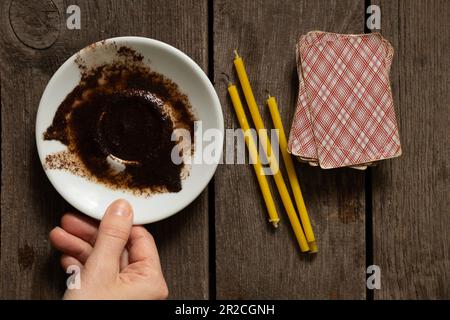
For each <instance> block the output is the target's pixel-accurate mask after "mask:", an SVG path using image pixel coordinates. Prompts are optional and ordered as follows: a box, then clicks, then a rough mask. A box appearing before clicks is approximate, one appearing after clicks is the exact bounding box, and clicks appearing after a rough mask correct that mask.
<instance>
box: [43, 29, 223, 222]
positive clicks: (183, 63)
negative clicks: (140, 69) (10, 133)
mask: <svg viewBox="0 0 450 320" xmlns="http://www.w3.org/2000/svg"><path fill="white" fill-rule="evenodd" d="M112 41H113V42H114V43H116V44H118V45H119V46H120V45H125V46H127V47H130V48H132V49H134V50H136V51H137V52H138V53H140V54H141V55H143V56H144V61H150V62H149V63H148V65H149V67H150V68H151V69H152V70H153V71H156V72H158V73H161V74H163V75H164V76H166V77H167V78H169V79H171V80H172V81H173V82H175V83H176V84H177V85H178V86H179V88H180V90H181V91H182V92H183V93H185V94H186V95H187V96H188V98H189V101H190V103H191V105H192V107H193V111H194V113H195V115H196V116H197V118H198V120H201V121H202V130H203V132H204V131H205V130H206V129H210V128H215V129H217V130H219V131H220V132H221V138H220V141H217V145H218V146H219V149H218V150H219V152H220V153H221V150H222V146H223V135H224V134H223V133H224V124H223V114H222V108H221V106H220V102H219V98H218V97H217V94H216V92H215V90H214V87H213V85H212V84H211V82H210V81H209V79H208V77H207V76H206V74H205V73H204V72H203V70H202V69H201V68H200V67H199V66H198V65H197V64H196V63H195V62H194V61H193V60H192V59H191V58H189V57H188V56H187V55H186V54H184V53H183V52H181V51H180V50H178V49H176V48H174V47H172V46H170V45H168V44H166V43H163V42H160V41H157V40H153V39H148V38H141V37H119V38H112V39H108V40H105V41H102V42H99V43H97V44H96V46H95V48H96V49H95V51H96V53H95V57H93V56H92V53H91V52H92V50H90V49H89V47H86V48H84V49H82V50H81V51H80V52H79V53H78V55H81V57H82V58H83V60H84V61H92V60H93V59H94V60H95V59H97V60H98V59H100V60H105V61H95V63H101V62H103V63H104V62H108V61H107V60H108V58H110V57H108V55H107V54H105V55H104V56H102V55H101V54H99V52H100V53H101V47H102V45H105V44H108V43H110V42H112ZM76 57H77V54H75V55H73V56H72V57H70V58H69V59H68V60H67V61H66V62H64V64H63V65H62V66H61V67H60V68H59V69H58V70H57V71H56V72H55V74H54V75H53V77H52V78H51V79H50V81H49V83H48V84H47V87H46V88H45V91H44V93H43V95H42V98H41V101H40V103H39V109H38V112H37V116H36V144H37V149H38V153H39V158H40V160H41V163H42V164H44V162H45V157H46V156H47V155H48V154H51V153H54V152H57V151H62V150H65V149H66V148H67V147H66V146H65V145H63V144H62V143H60V142H59V141H46V140H44V139H43V133H44V132H45V130H46V129H47V128H48V127H49V126H50V124H51V123H52V120H53V117H54V115H55V112H56V110H57V109H58V107H59V105H60V103H61V102H62V101H63V100H64V98H65V97H66V95H67V94H68V93H70V92H71V91H72V90H73V88H74V87H75V86H77V84H78V82H79V80H80V78H81V74H80V70H79V68H78V65H77V64H76V63H75V59H76ZM195 152H201V150H200V151H199V150H198V149H197V148H196V151H195ZM194 157H195V155H194ZM216 168H217V163H213V164H206V163H202V164H192V165H191V168H190V171H189V172H190V174H189V176H188V177H187V178H185V179H184V180H182V190H181V191H180V192H177V193H162V194H154V195H151V196H149V197H146V196H138V195H134V194H133V193H131V192H129V191H125V190H113V189H110V188H108V187H107V186H104V185H102V184H98V183H95V182H92V181H89V180H87V179H85V178H81V177H79V176H76V175H74V174H72V173H70V172H67V171H64V170H54V169H46V170H45V173H46V174H47V177H48V178H49V180H50V181H51V183H52V184H53V186H54V187H55V188H56V190H57V191H58V192H59V193H60V194H61V196H62V197H63V198H64V199H66V201H68V202H69V203H70V204H71V205H72V206H74V207H75V208H76V209H78V210H80V211H81V212H83V213H85V214H87V215H89V216H91V217H93V218H96V219H101V218H102V217H103V214H104V212H105V209H106V207H107V206H108V205H109V204H110V203H111V202H112V201H114V200H116V199H118V198H123V199H126V200H128V201H129V202H130V203H131V205H132V206H133V210H134V223H135V224H145V223H151V222H155V221H158V220H161V219H165V218H167V217H169V216H171V215H173V214H175V213H177V212H179V211H180V210H182V209H183V208H185V207H186V206H187V205H188V204H190V203H191V202H192V201H193V200H194V199H195V198H197V197H198V195H199V194H200V193H201V192H202V191H203V189H205V187H206V186H207V185H208V182H209V181H210V180H211V178H212V177H213V175H214V172H215V170H216Z"/></svg>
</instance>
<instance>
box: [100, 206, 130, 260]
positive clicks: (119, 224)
mask: <svg viewBox="0 0 450 320" xmlns="http://www.w3.org/2000/svg"><path fill="white" fill-rule="evenodd" d="M132 224H133V209H132V208H131V205H130V204H129V203H128V202H127V201H126V200H123V199H119V200H116V201H114V202H113V203H111V204H110V206H109V207H108V209H106V213H105V215H104V216H103V219H102V221H101V222H100V226H99V229H98V234H97V239H96V241H95V245H94V250H93V252H92V255H91V257H92V258H93V259H95V260H96V261H95V264H97V263H101V264H102V265H103V264H106V265H110V266H119V263H120V257H121V255H122V252H123V250H124V248H125V245H126V244H127V242H128V238H129V236H130V232H131V227H132Z"/></svg>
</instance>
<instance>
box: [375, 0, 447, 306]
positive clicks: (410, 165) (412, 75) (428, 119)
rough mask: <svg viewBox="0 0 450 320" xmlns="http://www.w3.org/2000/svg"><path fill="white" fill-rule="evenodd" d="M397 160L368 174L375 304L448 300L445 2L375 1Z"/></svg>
mask: <svg viewBox="0 0 450 320" xmlns="http://www.w3.org/2000/svg"><path fill="white" fill-rule="evenodd" d="M381 9H382V18H381V23H382V26H381V32H382V34H383V35H384V36H385V37H386V38H387V39H388V40H389V41H391V43H392V44H393V46H394V48H395V50H396V54H395V56H394V63H393V67H392V71H391V76H392V86H393V93H394V98H395V105H396V109H397V114H398V115H399V117H398V118H399V125H400V138H401V142H402V148H403V155H402V156H401V158H399V159H393V160H391V161H387V162H385V163H383V164H381V165H380V166H379V167H377V168H375V169H374V170H373V221H374V232H373V233H374V263H375V264H377V265H379V266H380V268H381V290H376V292H375V298H376V299H448V298H450V286H449V283H450V251H449V243H450V232H449V225H450V214H449V207H450V198H449V194H450V176H449V169H450V162H449V158H450V148H449V144H448V137H449V130H448V124H449V120H450V119H449V111H450V106H449V101H450V92H449V90H448V89H449V85H450V74H449V67H450V56H449V54H448V50H449V48H450V21H449V19H448V17H449V16H450V5H449V3H448V2H447V1H419V0H415V1H381Z"/></svg>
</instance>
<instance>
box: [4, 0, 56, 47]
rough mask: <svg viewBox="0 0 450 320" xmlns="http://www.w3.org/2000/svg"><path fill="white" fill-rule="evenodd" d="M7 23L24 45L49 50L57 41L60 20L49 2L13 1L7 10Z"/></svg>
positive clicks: (42, 0) (49, 0) (43, 0)
mask: <svg viewBox="0 0 450 320" xmlns="http://www.w3.org/2000/svg"><path fill="white" fill-rule="evenodd" d="M9 23H10V24H11V27H12V29H13V31H14V34H15V35H16V37H17V39H19V40H20V41H21V42H22V43H23V44H24V45H26V46H28V47H30V48H33V49H46V48H49V47H50V46H51V45H52V44H53V43H55V41H56V40H57V39H58V36H59V30H60V26H61V20H60V16H59V11H58V8H57V7H56V5H55V3H54V2H53V1H51V0H38V1H29V0H14V1H12V2H11V6H10V8H9Z"/></svg>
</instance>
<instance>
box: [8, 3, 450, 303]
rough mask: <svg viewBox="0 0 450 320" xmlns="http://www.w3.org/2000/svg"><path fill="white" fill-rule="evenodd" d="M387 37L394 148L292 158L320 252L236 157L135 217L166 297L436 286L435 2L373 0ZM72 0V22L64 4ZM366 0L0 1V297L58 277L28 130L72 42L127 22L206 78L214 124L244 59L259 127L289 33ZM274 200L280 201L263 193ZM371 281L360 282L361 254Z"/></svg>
mask: <svg viewBox="0 0 450 320" xmlns="http://www.w3.org/2000/svg"><path fill="white" fill-rule="evenodd" d="M366 2H367V1H366ZM376 3H377V4H379V5H380V6H381V10H382V26H381V32H382V34H383V35H384V36H385V37H386V38H388V39H389V40H390V41H391V42H392V44H393V45H394V47H395V50H396V55H395V58H394V63H393V68H392V73H391V74H392V87H393V92H394V96H395V104H396V111H397V115H398V120H399V125H400V130H401V141H402V146H403V153H404V154H403V155H402V156H401V157H400V158H398V159H394V160H388V161H384V162H383V163H381V164H380V165H379V166H377V167H375V168H373V169H370V170H368V171H365V172H361V171H356V170H351V169H343V170H327V171H325V170H320V169H317V168H312V167H309V166H307V165H301V164H298V165H297V170H298V175H299V178H300V181H301V184H302V187H303V190H304V197H305V200H306V203H307V206H308V208H309V211H310V215H311V219H312V221H313V226H314V229H315V232H316V234H317V238H318V242H319V250H320V252H319V254H317V255H302V254H300V253H299V250H298V249H297V246H296V243H295V239H294V237H293V234H292V232H291V230H290V227H289V224H288V222H287V219H286V215H285V214H284V211H283V210H282V209H281V208H280V213H282V214H281V217H282V225H281V227H280V228H279V230H277V231H276V232H274V231H273V230H272V228H271V226H270V225H269V224H268V223H267V221H266V220H267V219H266V211H265V208H264V206H263V201H262V197H261V195H260V192H259V190H258V186H257V183H256V178H255V176H254V174H253V172H252V170H253V169H252V168H251V167H250V166H249V165H221V166H219V168H218V170H217V173H216V175H215V178H214V180H213V181H212V182H211V183H210V185H209V187H208V189H207V190H205V191H204V192H203V193H202V195H201V196H200V197H199V198H198V199H197V200H196V201H195V202H194V203H193V204H192V205H190V206H189V207H188V208H187V209H185V210H184V211H183V212H181V213H179V214H177V215H176V216H174V217H172V218H170V219H167V220H165V221H162V222H159V223H156V224H154V225H151V226H149V229H150V230H151V232H153V233H154V235H155V238H156V240H157V244H158V246H159V250H160V254H161V258H162V264H163V268H164V272H165V275H166V279H167V281H168V284H169V287H170V296H171V298H192V299H207V298H212V299H214V298H220V299H247V298H263V299H266V298H267V299H277V298H289V299H290V298H292V299H316V298H318V299H346V298H349V299H399V298H401V299H404V298H431V299H437V298H450V293H449V283H450V250H449V247H450V246H449V245H450V232H449V226H450V212H449V208H450V202H449V195H450V188H449V180H450V176H449V172H450V171H449V169H450V162H449V160H448V159H449V158H450V152H449V111H450V110H449V103H450V70H449V67H450V54H449V51H450V20H449V19H448V17H450V4H449V3H448V2H447V1H426V2H425V1H421V0H414V1H410V0H408V1H388V0H381V1H376ZM70 4H77V5H78V6H79V7H80V8H81V29H80V30H69V29H68V28H67V27H66V19H67V17H68V14H66V9H67V7H68V6H69V5H70ZM366 5H367V3H364V1H359V0H339V1H337V0H336V1H326V0H320V1H316V0H302V1H276V0H271V1H254V0H241V1H225V0H214V1H207V0H189V1H187V0H183V1H181V0H180V1H167V0H157V1H125V0H116V1H114V0H108V1H106V0H105V1H98V2H97V1H87V0H73V1H66V0H54V1H51V0H40V1H27V0H16V1H2V3H1V15H0V30H1V40H0V41H1V46H0V68H1V69H0V70H1V143H2V144H1V160H2V161H1V163H2V171H1V183H2V190H1V285H0V297H1V298H38V299H41V298H45V299H49V298H50V299H54V298H60V297H61V294H62V292H63V290H64V285H65V278H66V275H65V274H64V272H63V271H61V269H60V267H59V262H58V253H57V252H55V251H54V250H52V249H51V247H50V245H49V242H48V240H47V236H48V232H49V231H50V229H51V228H52V227H54V226H56V225H57V224H58V223H59V219H60V217H61V214H62V213H63V212H64V211H65V210H70V209H71V208H70V206H69V205H68V204H67V203H66V202H65V201H64V200H63V199H62V198H61V197H60V196H59V195H58V193H57V192H56V191H55V190H54V189H53V187H52V186H51V184H50V182H49V181H48V180H47V178H46V176H45V173H44V171H43V170H42V168H41V165H40V163H39V160H38V157H37V152H36V146H35V137H34V124H35V117H36V110H37V107H38V103H39V99H40V97H41V94H42V92H43V90H44V88H45V86H46V84H47V82H48V80H49V79H50V77H51V76H52V74H53V73H54V72H55V71H56V69H57V68H58V67H59V66H60V65H61V64H62V63H63V62H64V61H65V60H66V59H67V58H68V57H69V56H71V55H72V54H73V53H75V52H76V51H78V50H79V49H81V48H83V47H84V46H86V45H88V44H90V43H92V42H95V41H98V40H100V39H105V38H110V37H114V36H120V35H136V36H144V37H150V38H155V39H159V40H162V41H165V42H167V43H169V44H171V45H174V46H175V47H178V48H179V49H181V50H183V51H184V52H186V53H187V54H188V55H190V56H191V57H192V58H193V59H194V60H195V61H196V62H197V63H198V64H199V65H200V66H201V67H202V68H203V69H204V70H205V72H207V73H208V75H209V76H210V78H211V79H212V80H213V81H214V83H215V87H216V90H217V93H218V95H219V97H220V99H221V102H222V108H223V113H224V116H225V127H226V128H237V127H238V125H237V120H236V119H235V116H234V113H233V109H232V106H231V103H230V101H229V99H228V98H227V92H226V81H225V79H224V76H223V75H222V72H225V73H227V74H230V75H232V76H234V74H233V70H232V60H233V53H232V52H233V49H235V48H238V49H239V52H240V54H241V55H242V56H244V57H245V60H246V64H247V68H248V71H249V74H250V81H251V82H252V85H253V88H254V91H255V93H256V96H257V100H258V102H259V104H260V105H261V108H262V110H263V118H264V120H265V121H266V126H268V127H271V126H272V124H271V121H270V117H269V113H268V110H267V109H265V108H263V103H264V100H265V98H264V97H265V93H264V92H265V90H266V89H269V90H270V92H272V93H273V94H275V95H276V96H277V98H278V101H279V104H280V109H281V113H282V117H283V120H284V123H285V125H286V126H289V125H290V122H291V119H292V116H293V112H294V107H295V102H296V94H297V87H298V83H297V80H296V79H297V74H296V69H295V57H294V45H295V43H296V40H297V38H298V36H299V35H300V34H303V33H306V32H307V31H310V30H328V31H334V32H342V33H362V32H364V24H365V7H366ZM277 202H278V203H280V199H278V198H277ZM372 264H376V265H378V266H380V268H381V289H380V290H375V291H371V290H367V289H366V267H367V266H368V265H372Z"/></svg>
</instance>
